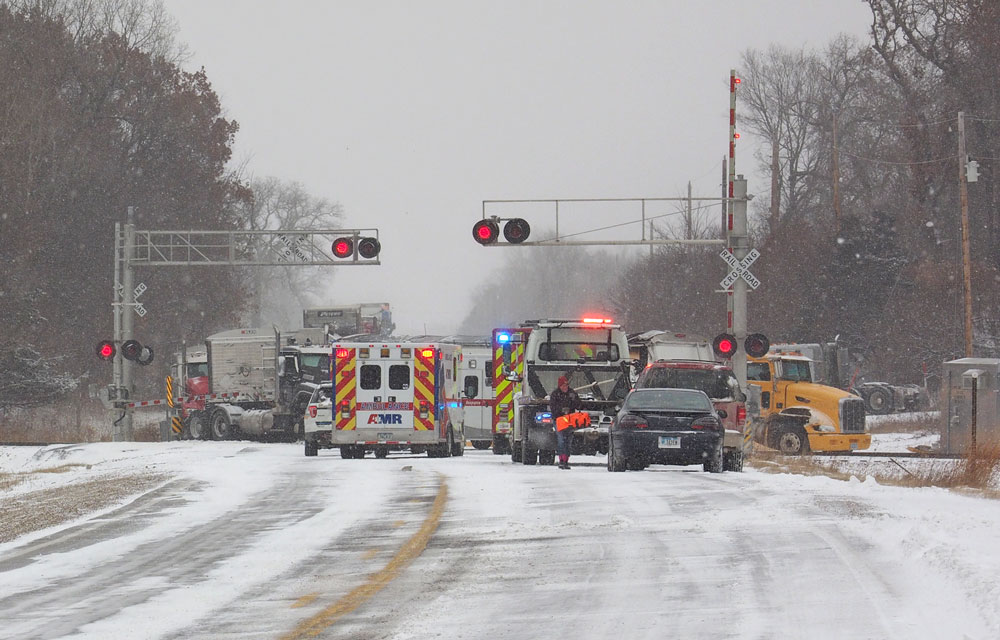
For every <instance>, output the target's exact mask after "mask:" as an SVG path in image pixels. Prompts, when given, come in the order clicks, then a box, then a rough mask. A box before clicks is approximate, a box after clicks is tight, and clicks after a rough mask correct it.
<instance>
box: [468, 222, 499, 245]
mask: <svg viewBox="0 0 1000 640" xmlns="http://www.w3.org/2000/svg"><path fill="white" fill-rule="evenodd" d="M472 237H473V238H474V239H475V240H476V242H478V243H479V244H481V245H484V246H485V245H488V244H493V243H495V242H496V241H497V238H498V237H500V227H499V226H498V225H497V223H496V222H494V221H493V220H492V219H489V220H480V221H479V222H477V223H476V224H474V225H473V226H472Z"/></svg>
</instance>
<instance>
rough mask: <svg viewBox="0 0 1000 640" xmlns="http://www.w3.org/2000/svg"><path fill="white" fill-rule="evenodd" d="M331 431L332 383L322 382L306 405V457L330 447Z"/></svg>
mask: <svg viewBox="0 0 1000 640" xmlns="http://www.w3.org/2000/svg"><path fill="white" fill-rule="evenodd" d="M332 430H333V383H331V382H324V383H322V384H320V385H319V386H318V387H316V389H315V390H313V392H312V395H311V396H310V397H309V404H308V405H306V415H305V418H304V431H305V442H306V455H307V456H314V455H316V454H318V453H319V448H320V447H323V448H324V449H326V448H329V446H330V434H331V432H332Z"/></svg>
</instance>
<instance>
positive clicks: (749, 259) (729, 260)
mask: <svg viewBox="0 0 1000 640" xmlns="http://www.w3.org/2000/svg"><path fill="white" fill-rule="evenodd" d="M719 257H721V258H722V259H723V260H725V261H726V264H728V265H729V267H730V268H731V269H732V271H730V272H729V275H727V276H726V277H725V278H723V279H722V282H721V283H719V284H721V285H722V288H723V289H728V288H729V287H731V286H733V283H734V282H736V281H737V280H739V279H740V278H743V279H744V280H746V281H747V284H748V285H750V288H751V289H756V288H757V287H759V286H760V280H758V279H757V278H755V277H754V275H753V274H752V273H750V265H752V264H753V263H754V260H756V259H757V258H759V257H760V251H757V250H756V249H751V250H750V253H748V254H747V255H746V257H745V258H743V259H742V260H737V259H736V256H734V255H733V254H732V253H731V252H730V251H729V249H723V250H722V253H720V254H719Z"/></svg>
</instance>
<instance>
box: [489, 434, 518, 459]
mask: <svg viewBox="0 0 1000 640" xmlns="http://www.w3.org/2000/svg"><path fill="white" fill-rule="evenodd" d="M508 453H513V449H512V448H511V446H510V440H508V439H507V436H505V435H503V434H497V435H494V436H493V455H495V456H505V455H507V454H508ZM514 462H518V461H517V460H515V461H514Z"/></svg>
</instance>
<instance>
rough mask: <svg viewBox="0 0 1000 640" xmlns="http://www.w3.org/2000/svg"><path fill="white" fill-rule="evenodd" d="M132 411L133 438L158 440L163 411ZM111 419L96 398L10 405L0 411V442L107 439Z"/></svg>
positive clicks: (110, 432) (94, 440) (108, 440)
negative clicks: (51, 404)
mask: <svg viewBox="0 0 1000 640" xmlns="http://www.w3.org/2000/svg"><path fill="white" fill-rule="evenodd" d="M119 415H120V414H119ZM134 415H135V418H134V425H135V426H134V428H133V440H135V441H136V442H159V441H160V427H159V420H160V419H162V418H163V416H164V413H163V412H162V411H156V412H154V411H144V412H143V411H137V412H136V413H135V414H134ZM116 417H117V416H116ZM112 420H113V418H112V417H111V416H110V414H109V413H108V412H107V411H106V410H105V409H104V408H103V407H102V406H101V404H100V403H99V402H95V401H90V400H74V401H69V402H65V403H62V404H59V405H53V406H46V407H34V408H30V409H10V410H8V411H5V412H2V413H0V442H11V443H30V442H44V443H49V444H56V443H62V444H76V443H80V442H111V434H112V432H113V425H112Z"/></svg>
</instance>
